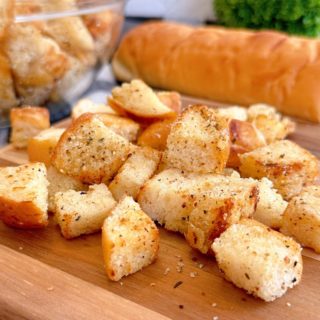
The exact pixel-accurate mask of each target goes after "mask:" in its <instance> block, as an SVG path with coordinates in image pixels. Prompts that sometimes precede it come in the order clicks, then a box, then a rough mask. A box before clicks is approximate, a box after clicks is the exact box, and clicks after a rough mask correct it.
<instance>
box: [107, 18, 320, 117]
mask: <svg viewBox="0 0 320 320" xmlns="http://www.w3.org/2000/svg"><path fill="white" fill-rule="evenodd" d="M155 39H157V45H154V42H155ZM159 48H161V50H159ZM319 49H320V41H319V40H313V39H305V38H298V37H293V36H287V35H285V34H282V33H279V32H274V31H259V32H254V31H246V30H232V29H225V28H221V27H190V26H186V25H181V24H177V23H171V22H151V23H146V24H142V25H141V26H138V27H137V28H135V29H133V30H131V31H130V32H128V33H127V35H126V36H125V37H124V39H123V40H122V43H121V44H120V47H119V48H118V50H117V52H116V54H115V56H114V59H113V62H112V65H113V70H114V73H115V75H116V77H117V78H118V79H119V80H123V81H130V80H132V79H133V78H140V79H143V80H144V81H146V82H147V83H148V84H149V85H151V86H153V87H155V88H162V89H170V90H177V91H178V92H181V93H184V94H189V95H192V96H197V97H203V98H208V99H213V100H216V101H221V102H226V103H236V104H240V105H250V104H253V103H258V102H265V103H268V104H271V105H274V106H276V107H277V108H278V110H280V111H281V112H283V113H286V114H288V115H292V116H298V117H301V118H304V119H307V120H311V121H316V122H320V91H319V90H318V83H319V80H320V55H319V54H318V52H319ZM186 79H187V80H186ZM302 106H303V107H302Z"/></svg>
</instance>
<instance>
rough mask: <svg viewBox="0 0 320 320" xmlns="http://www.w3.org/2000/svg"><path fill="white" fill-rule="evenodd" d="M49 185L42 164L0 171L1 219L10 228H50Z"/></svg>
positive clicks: (31, 164)
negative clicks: (48, 210) (48, 211)
mask: <svg viewBox="0 0 320 320" xmlns="http://www.w3.org/2000/svg"><path fill="white" fill-rule="evenodd" d="M47 188H48V181H47V172H46V167H45V165H44V164H43V163H30V164H26V165H22V166H18V167H3V168H0V219H1V220H2V221H3V222H4V223H6V224H7V225H9V226H11V227H16V228H42V227H45V226H46V225H47V224H48V214H47V208H48V203H47V198H48V189H47Z"/></svg>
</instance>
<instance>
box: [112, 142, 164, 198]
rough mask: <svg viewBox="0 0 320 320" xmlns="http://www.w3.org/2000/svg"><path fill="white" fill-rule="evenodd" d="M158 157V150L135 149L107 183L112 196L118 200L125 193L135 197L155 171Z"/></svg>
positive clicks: (159, 155)
mask: <svg viewBox="0 0 320 320" xmlns="http://www.w3.org/2000/svg"><path fill="white" fill-rule="evenodd" d="M160 157H161V154H160V152H159V151H157V150H153V149H151V148H147V147H145V148H137V149H135V150H134V151H133V152H132V154H131V155H129V157H128V159H127V160H126V162H125V163H124V164H123V166H122V167H121V168H120V170H119V171H118V173H117V175H116V176H115V177H114V179H113V180H112V182H111V183H110V185H109V189H110V191H111V193H112V195H113V196H114V198H115V199H116V200H117V201H119V200H120V199H121V198H122V197H123V196H124V195H127V196H131V197H132V198H134V199H135V198H136V197H137V195H138V193H139V191H140V188H141V187H142V186H143V185H144V184H145V182H147V181H148V180H149V179H150V178H151V176H152V175H153V174H154V172H155V171H156V169H157V167H158V164H159V161H160Z"/></svg>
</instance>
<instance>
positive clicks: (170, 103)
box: [157, 91, 182, 114]
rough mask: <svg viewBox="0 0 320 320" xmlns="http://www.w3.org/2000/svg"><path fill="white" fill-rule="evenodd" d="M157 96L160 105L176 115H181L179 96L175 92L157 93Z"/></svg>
mask: <svg viewBox="0 0 320 320" xmlns="http://www.w3.org/2000/svg"><path fill="white" fill-rule="evenodd" d="M157 96H158V98H159V99H160V101H161V102H162V103H164V104H165V105H166V106H167V107H169V108H170V109H171V110H173V111H175V112H176V113H177V114H179V113H181V108H182V104H181V96H180V94H179V93H178V92H175V91H160V92H157Z"/></svg>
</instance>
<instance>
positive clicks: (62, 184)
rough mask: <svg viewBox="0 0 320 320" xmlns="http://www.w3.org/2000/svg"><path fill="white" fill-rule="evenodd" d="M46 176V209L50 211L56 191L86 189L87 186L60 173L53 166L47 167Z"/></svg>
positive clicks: (53, 207)
mask: <svg viewBox="0 0 320 320" xmlns="http://www.w3.org/2000/svg"><path fill="white" fill-rule="evenodd" d="M47 176H48V181H49V187H48V210H49V211H51V212H54V210H55V205H54V196H55V194H56V193H57V192H65V191H68V190H75V191H85V190H87V189H88V187H87V186H86V185H84V184H83V183H81V182H80V181H79V180H77V179H75V178H72V177H68V176H66V175H64V174H62V173H60V172H59V171H58V170H57V169H56V168H54V167H49V168H48V171H47Z"/></svg>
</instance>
